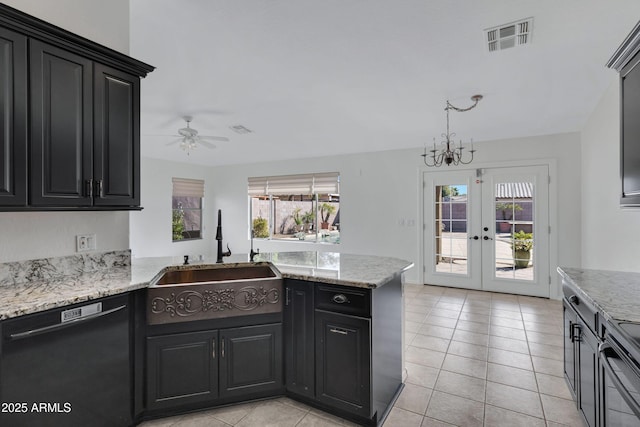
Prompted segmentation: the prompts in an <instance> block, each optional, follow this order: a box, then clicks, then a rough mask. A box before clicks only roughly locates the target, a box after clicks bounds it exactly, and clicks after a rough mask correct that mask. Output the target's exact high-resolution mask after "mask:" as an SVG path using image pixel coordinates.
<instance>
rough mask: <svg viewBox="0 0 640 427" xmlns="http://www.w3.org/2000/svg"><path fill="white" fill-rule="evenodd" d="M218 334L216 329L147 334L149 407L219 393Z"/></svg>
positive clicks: (212, 397)
mask: <svg viewBox="0 0 640 427" xmlns="http://www.w3.org/2000/svg"><path fill="white" fill-rule="evenodd" d="M217 338H218V332H217V331H204V332H192V333H183V334H174V335H163V336H159V337H150V338H147V399H146V400H147V409H151V410H152V409H161V408H170V407H175V406H180V405H183V404H188V403H198V402H205V401H209V400H213V399H215V398H216V397H217V395H218V366H217V358H218V354H217V347H218V346H217Z"/></svg>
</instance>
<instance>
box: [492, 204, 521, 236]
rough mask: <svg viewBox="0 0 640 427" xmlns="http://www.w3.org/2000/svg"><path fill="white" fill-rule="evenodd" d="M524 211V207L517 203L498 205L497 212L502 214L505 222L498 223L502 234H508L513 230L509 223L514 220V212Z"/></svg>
mask: <svg viewBox="0 0 640 427" xmlns="http://www.w3.org/2000/svg"><path fill="white" fill-rule="evenodd" d="M521 210H522V206H520V205H519V204H517V203H511V202H510V203H504V202H503V203H496V211H500V212H502V219H503V220H504V221H502V222H499V223H498V229H499V230H500V232H502V233H506V232H508V231H510V230H511V224H510V223H509V222H508V221H509V220H511V219H512V218H513V214H514V212H518V211H521Z"/></svg>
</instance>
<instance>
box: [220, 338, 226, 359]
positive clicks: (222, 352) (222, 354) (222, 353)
mask: <svg viewBox="0 0 640 427" xmlns="http://www.w3.org/2000/svg"><path fill="white" fill-rule="evenodd" d="M221 341H222V350H220V351H221V353H220V355H221V356H222V357H223V358H224V341H225V340H224V338H222V340H221Z"/></svg>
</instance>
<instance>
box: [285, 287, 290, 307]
mask: <svg viewBox="0 0 640 427" xmlns="http://www.w3.org/2000/svg"><path fill="white" fill-rule="evenodd" d="M290 290H291V288H287V292H286V297H285V303H284V305H289V291H290Z"/></svg>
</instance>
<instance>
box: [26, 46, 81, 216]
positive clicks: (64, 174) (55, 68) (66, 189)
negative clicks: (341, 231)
mask: <svg viewBox="0 0 640 427" xmlns="http://www.w3.org/2000/svg"><path fill="white" fill-rule="evenodd" d="M29 49H30V52H29V56H30V70H29V74H30V83H31V205H33V206H90V205H91V204H92V197H91V192H92V181H91V180H92V177H93V172H92V170H91V169H92V159H93V153H92V145H93V141H92V138H93V122H92V120H93V118H92V117H93V114H92V110H93V80H92V67H93V64H92V62H91V61H90V60H88V59H86V58H83V57H81V56H78V55H74V54H72V53H69V52H67V51H64V50H62V49H58V48H55V47H53V46H49V45H47V44H45V43H42V42H40V41H37V40H30V41H29Z"/></svg>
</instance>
